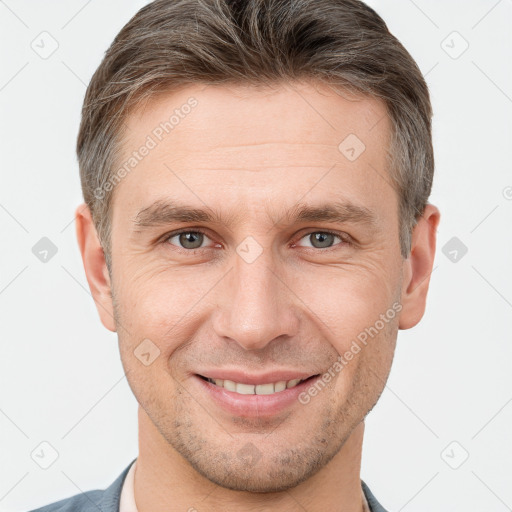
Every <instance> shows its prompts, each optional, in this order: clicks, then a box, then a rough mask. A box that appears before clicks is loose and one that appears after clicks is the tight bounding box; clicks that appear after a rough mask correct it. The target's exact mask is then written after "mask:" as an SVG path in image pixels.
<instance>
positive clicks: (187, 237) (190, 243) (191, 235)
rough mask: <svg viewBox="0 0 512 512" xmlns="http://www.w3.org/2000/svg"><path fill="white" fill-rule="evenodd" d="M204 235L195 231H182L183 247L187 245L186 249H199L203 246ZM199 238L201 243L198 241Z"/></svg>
mask: <svg viewBox="0 0 512 512" xmlns="http://www.w3.org/2000/svg"><path fill="white" fill-rule="evenodd" d="M202 236H203V235H202V233H196V232H193V231H190V232H188V233H182V234H181V235H180V243H181V245H182V246H183V247H185V249H198V248H199V247H201V242H202V240H201V237H202ZM198 240H199V244H198V243H197V241H198ZM194 244H196V245H194Z"/></svg>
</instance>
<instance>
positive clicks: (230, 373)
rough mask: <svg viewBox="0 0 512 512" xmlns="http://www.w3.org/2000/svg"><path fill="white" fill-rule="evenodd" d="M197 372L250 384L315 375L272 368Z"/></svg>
mask: <svg viewBox="0 0 512 512" xmlns="http://www.w3.org/2000/svg"><path fill="white" fill-rule="evenodd" d="M197 374H198V375H200V376H202V377H206V378H209V379H222V380H231V381H233V382H239V383H240V384H252V385H256V384H270V383H273V382H279V381H282V380H284V381H289V380H293V379H301V380H305V379H307V378H309V377H312V376H314V375H316V373H314V372H301V371H297V370H273V371H270V372H265V373H249V372H244V371H240V370H227V369H226V370H222V369H219V368H215V369H212V370H204V371H199V372H198V373H197Z"/></svg>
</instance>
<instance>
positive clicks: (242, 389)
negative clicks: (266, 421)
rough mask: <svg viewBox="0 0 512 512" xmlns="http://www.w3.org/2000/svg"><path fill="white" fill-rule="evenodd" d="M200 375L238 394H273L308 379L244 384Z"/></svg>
mask: <svg viewBox="0 0 512 512" xmlns="http://www.w3.org/2000/svg"><path fill="white" fill-rule="evenodd" d="M200 377H201V378H202V379H204V380H206V381H207V382H210V383H211V384H214V385H215V386H218V387H220V388H224V389H226V390H227V391H231V392H233V393H238V394H240V395H273V394H274V393H280V392H282V391H284V390H285V389H291V388H294V387H295V386H297V385H298V384H300V383H301V382H304V381H305V380H308V379H291V380H288V381H286V380H280V381H278V382H269V383H266V384H244V383H241V382H234V381H232V380H227V379H211V378H208V377H203V376H202V375H200Z"/></svg>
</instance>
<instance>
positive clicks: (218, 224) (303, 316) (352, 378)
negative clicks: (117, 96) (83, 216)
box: [111, 84, 403, 492]
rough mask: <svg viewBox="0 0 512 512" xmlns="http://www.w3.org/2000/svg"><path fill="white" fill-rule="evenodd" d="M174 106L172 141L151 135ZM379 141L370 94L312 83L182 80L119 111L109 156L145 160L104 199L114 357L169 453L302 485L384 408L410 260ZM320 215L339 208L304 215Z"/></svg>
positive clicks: (237, 476)
mask: <svg viewBox="0 0 512 512" xmlns="http://www.w3.org/2000/svg"><path fill="white" fill-rule="evenodd" d="M191 97H193V98H195V100H196V101H197V104H195V103H194V102H192V103H191V102H190V101H189V103H188V104H189V105H191V104H194V106H193V107H191V108H187V107H183V105H185V104H187V101H188V100H189V99H190V98H191ZM175 109H178V111H179V113H178V114H176V115H177V118H179V121H178V122H177V121H176V119H177V118H175V119H174V120H173V125H174V128H172V131H170V130H169V133H168V134H167V133H166V132H165V131H163V132H162V128H161V127H160V130H158V128H157V127H159V125H160V123H162V122H165V121H168V120H169V118H170V116H171V115H172V114H173V112H174V111H175ZM187 112H188V113H187ZM180 114H181V115H180ZM167 128H168V129H169V127H167ZM351 134H352V135H351ZM148 136H150V137H151V140H153V142H154V143H155V144H153V143H152V142H150V141H149V139H148ZM347 137H348V139H347ZM356 137H357V138H356ZM389 137H390V123H389V119H388V117H387V116H386V113H385V107H384V105H383V104H382V103H381V102H380V101H378V100H376V99H371V98H360V99H359V100H358V101H354V99H353V98H352V99H350V100H349V99H346V98H344V97H343V96H341V95H339V94H336V93H335V92H334V90H332V89H330V88H329V87H326V86H321V87H320V86H317V87H315V86H313V85H312V84H309V85H306V84H302V85H299V84H293V86H292V84H289V85H281V86H276V87H275V88H274V89H272V90H271V89H261V90H257V89H254V88H253V89H251V88H247V87H239V86H231V87H229V88H228V87H220V86H218V87H217V86H215V87H214V86H208V87H204V86H190V87H188V88H183V89H182V90H180V91H178V92H174V93H172V94H171V93H169V94H167V95H161V96H160V97H159V98H158V99H156V100H154V101H152V102H150V103H148V104H147V105H146V108H145V109H142V110H140V111H139V112H135V113H133V114H132V115H131V116H130V117H129V119H128V122H127V132H126V137H125V140H124V141H123V153H122V155H121V156H120V158H119V164H120V165H122V164H123V163H124V162H125V161H126V160H128V158H130V156H131V154H132V152H133V151H136V150H137V151H138V150H139V148H140V147H141V146H142V145H144V144H147V145H148V146H149V147H150V150H149V151H148V152H147V153H148V154H147V155H146V156H145V157H143V158H142V159H141V160H140V161H139V162H138V163H137V165H136V166H135V167H134V168H132V169H131V170H130V172H129V173H128V175H127V176H126V177H124V178H123V179H122V181H121V182H120V183H119V184H118V185H117V186H116V189H115V195H114V198H113V216H112V239H111V241H112V268H113V271H112V291H113V295H114V299H115V318H116V327H117V332H118V335H119V344H120V351H121V358H122V362H123V366H124V368H125V370H126V372H127V378H128V381H129V383H130V386H131V388H132V390H133V392H134V394H135V396H136V398H137V400H138V402H139V403H140V404H141V406H142V407H143V409H144V411H145V414H147V416H148V417H149V418H150V419H151V421H152V422H153V424H154V426H155V428H156V429H157V430H158V432H159V433H160V434H161V435H162V436H163V438H164V439H165V440H166V441H167V442H168V443H169V445H170V446H169V450H176V452H178V453H179V454H180V455H181V456H182V457H183V458H184V459H185V460H187V461H188V462H189V463H190V464H191V465H192V466H193V467H194V468H195V469H196V470H197V471H198V472H199V473H200V474H202V475H203V476H205V477H207V478H208V479H210V480H211V481H213V482H215V483H217V484H219V485H222V486H224V487H227V488H231V489H238V490H251V491H256V492H265V491H266V492H268V491H275V490H282V489H286V488H289V487H292V486H295V485H297V484H298V483H300V482H301V481H304V480H305V479H307V478H309V477H311V476H312V475H314V474H315V473H316V472H317V471H318V470H319V469H321V468H322V467H323V466H325V465H326V464H327V463H328V462H329V461H330V460H331V459H332V458H333V457H334V456H335V455H336V454H337V453H338V452H339V451H340V449H341V447H342V446H343V444H344V443H345V441H346V440H347V439H348V437H349V435H350V434H351V432H352V431H353V429H354V428H355V427H356V426H358V425H359V424H360V423H361V421H362V420H363V419H364V417H365V415H366V414H367V413H368V412H369V411H370V409H371V408H372V407H373V406H374V405H375V403H376V402H377V400H378V398H379V396H380V394H381V392H382V390H383V387H384V385H385V381H386V379H387V376H388V374H389V370H390V366H391V362H392V359H393V352H394V348H395V342H396V335H397V330H398V318H399V313H398V310H399V307H398V308H397V307H396V306H397V304H398V302H399V301H400V295H401V284H402V265H403V260H402V258H401V255H400V246H399V224H398V197H397V195H396V192H395V191H394V190H393V189H392V188H391V186H390V184H389V183H390V182H391V180H390V179H389V175H388V172H387V170H386V169H387V166H386V158H387V151H388V149H389ZM159 138H160V139H161V140H158V139H159ZM345 139H346V140H345ZM342 141H345V142H343V144H341V149H340V148H339V147H338V146H339V145H340V143H342ZM361 142H362V143H363V144H364V146H365V148H364V151H362V152H361V150H362V149H363V146H362V145H361ZM151 146H154V147H151ZM143 152H144V153H145V151H143ZM158 205H160V208H157V206H158ZM163 205H168V206H167V207H165V206H163ZM178 207H179V208H181V207H188V208H193V209H200V210H204V211H205V212H207V213H209V214H210V215H211V217H212V218H211V219H207V217H206V216H204V217H201V216H199V217H195V218H194V217H192V218H187V217H180V216H179V215H178V216H176V215H172V214H173V213H176V212H177V210H175V209H173V208H178ZM317 208H318V209H322V208H324V209H326V208H330V209H331V210H332V211H335V210H334V209H335V208H338V213H340V214H341V215H340V216H339V217H338V218H325V216H322V215H318V213H319V212H316V215H304V214H305V213H308V212H309V214H313V213H315V212H313V209H317ZM301 212H302V213H303V215H302V216H301V215H299V214H300V213H301ZM320 213H321V212H320ZM324 213H325V212H324ZM179 230H181V231H182V232H183V233H182V234H181V235H180V234H176V232H177V231H179ZM390 312H391V313H390ZM383 318H385V321H383ZM365 332H366V342H365V343H363V342H362V341H361V340H362V339H365V336H364V335H362V334H361V333H365ZM369 333H371V335H369ZM148 340H149V341H148ZM354 342H355V345H354ZM141 343H142V345H141ZM357 346H358V347H359V348H360V350H359V351H357V349H356V348H355V347H357ZM351 349H352V353H353V354H354V355H353V358H351V360H347V359H348V358H347V357H345V353H346V352H347V351H351ZM340 355H341V356H342V357H343V361H344V362H343V363H342V362H340V361H338V364H337V365H336V361H337V360H338V356H340ZM340 365H341V369H340ZM327 373H329V374H330V375H331V378H330V379H329V378H327V379H326V381H327V382H326V381H323V385H319V384H318V382H319V380H322V376H323V375H325V374H327ZM312 376H313V377H312ZM314 376H317V377H314ZM205 377H206V378H208V377H210V378H214V379H215V378H216V379H223V380H231V381H233V382H238V383H239V384H245V386H237V385H236V384H235V385H231V387H230V384H229V383H228V384H226V386H227V388H225V387H220V386H217V385H216V384H213V383H211V382H207V381H206V380H205V379H204V378H205ZM308 377H312V378H311V379H310V380H308V381H307V382H303V383H300V384H299V385H298V386H296V387H295V388H294V387H290V388H287V389H286V390H282V387H283V384H279V385H277V387H276V386H273V387H272V386H268V385H267V386H262V387H257V388H251V383H252V384H253V385H254V384H262V385H263V384H271V383H276V382H282V381H290V380H292V379H294V378H304V379H305V378H308ZM315 383H317V388H316V389H317V391H316V393H315V392H314V391H313V392H311V389H312V387H311V386H313V385H314V384H315ZM292 384H293V383H292ZM288 385H290V384H288ZM233 386H234V391H233V390H232V389H233ZM251 391H252V392H253V393H258V391H259V392H262V393H271V394H263V395H260V394H249V395H246V394H243V392H251ZM272 391H273V393H272ZM308 397H309V398H308ZM155 431H156V430H155ZM171 446H172V448H171Z"/></svg>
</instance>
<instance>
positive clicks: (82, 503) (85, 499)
mask: <svg viewBox="0 0 512 512" xmlns="http://www.w3.org/2000/svg"><path fill="white" fill-rule="evenodd" d="M104 494H105V491H101V490H94V491H87V492H84V493H80V494H75V496H71V497H70V498H65V499H63V500H59V501H56V502H55V503H50V504H49V505H45V506H44V507H41V508H38V509H35V510H31V511H30V512H75V511H80V512H82V511H83V512H86V511H87V512H88V511H89V510H95V511H97V510H98V508H97V506H96V503H98V502H100V501H101V500H102V498H103V495H104Z"/></svg>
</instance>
